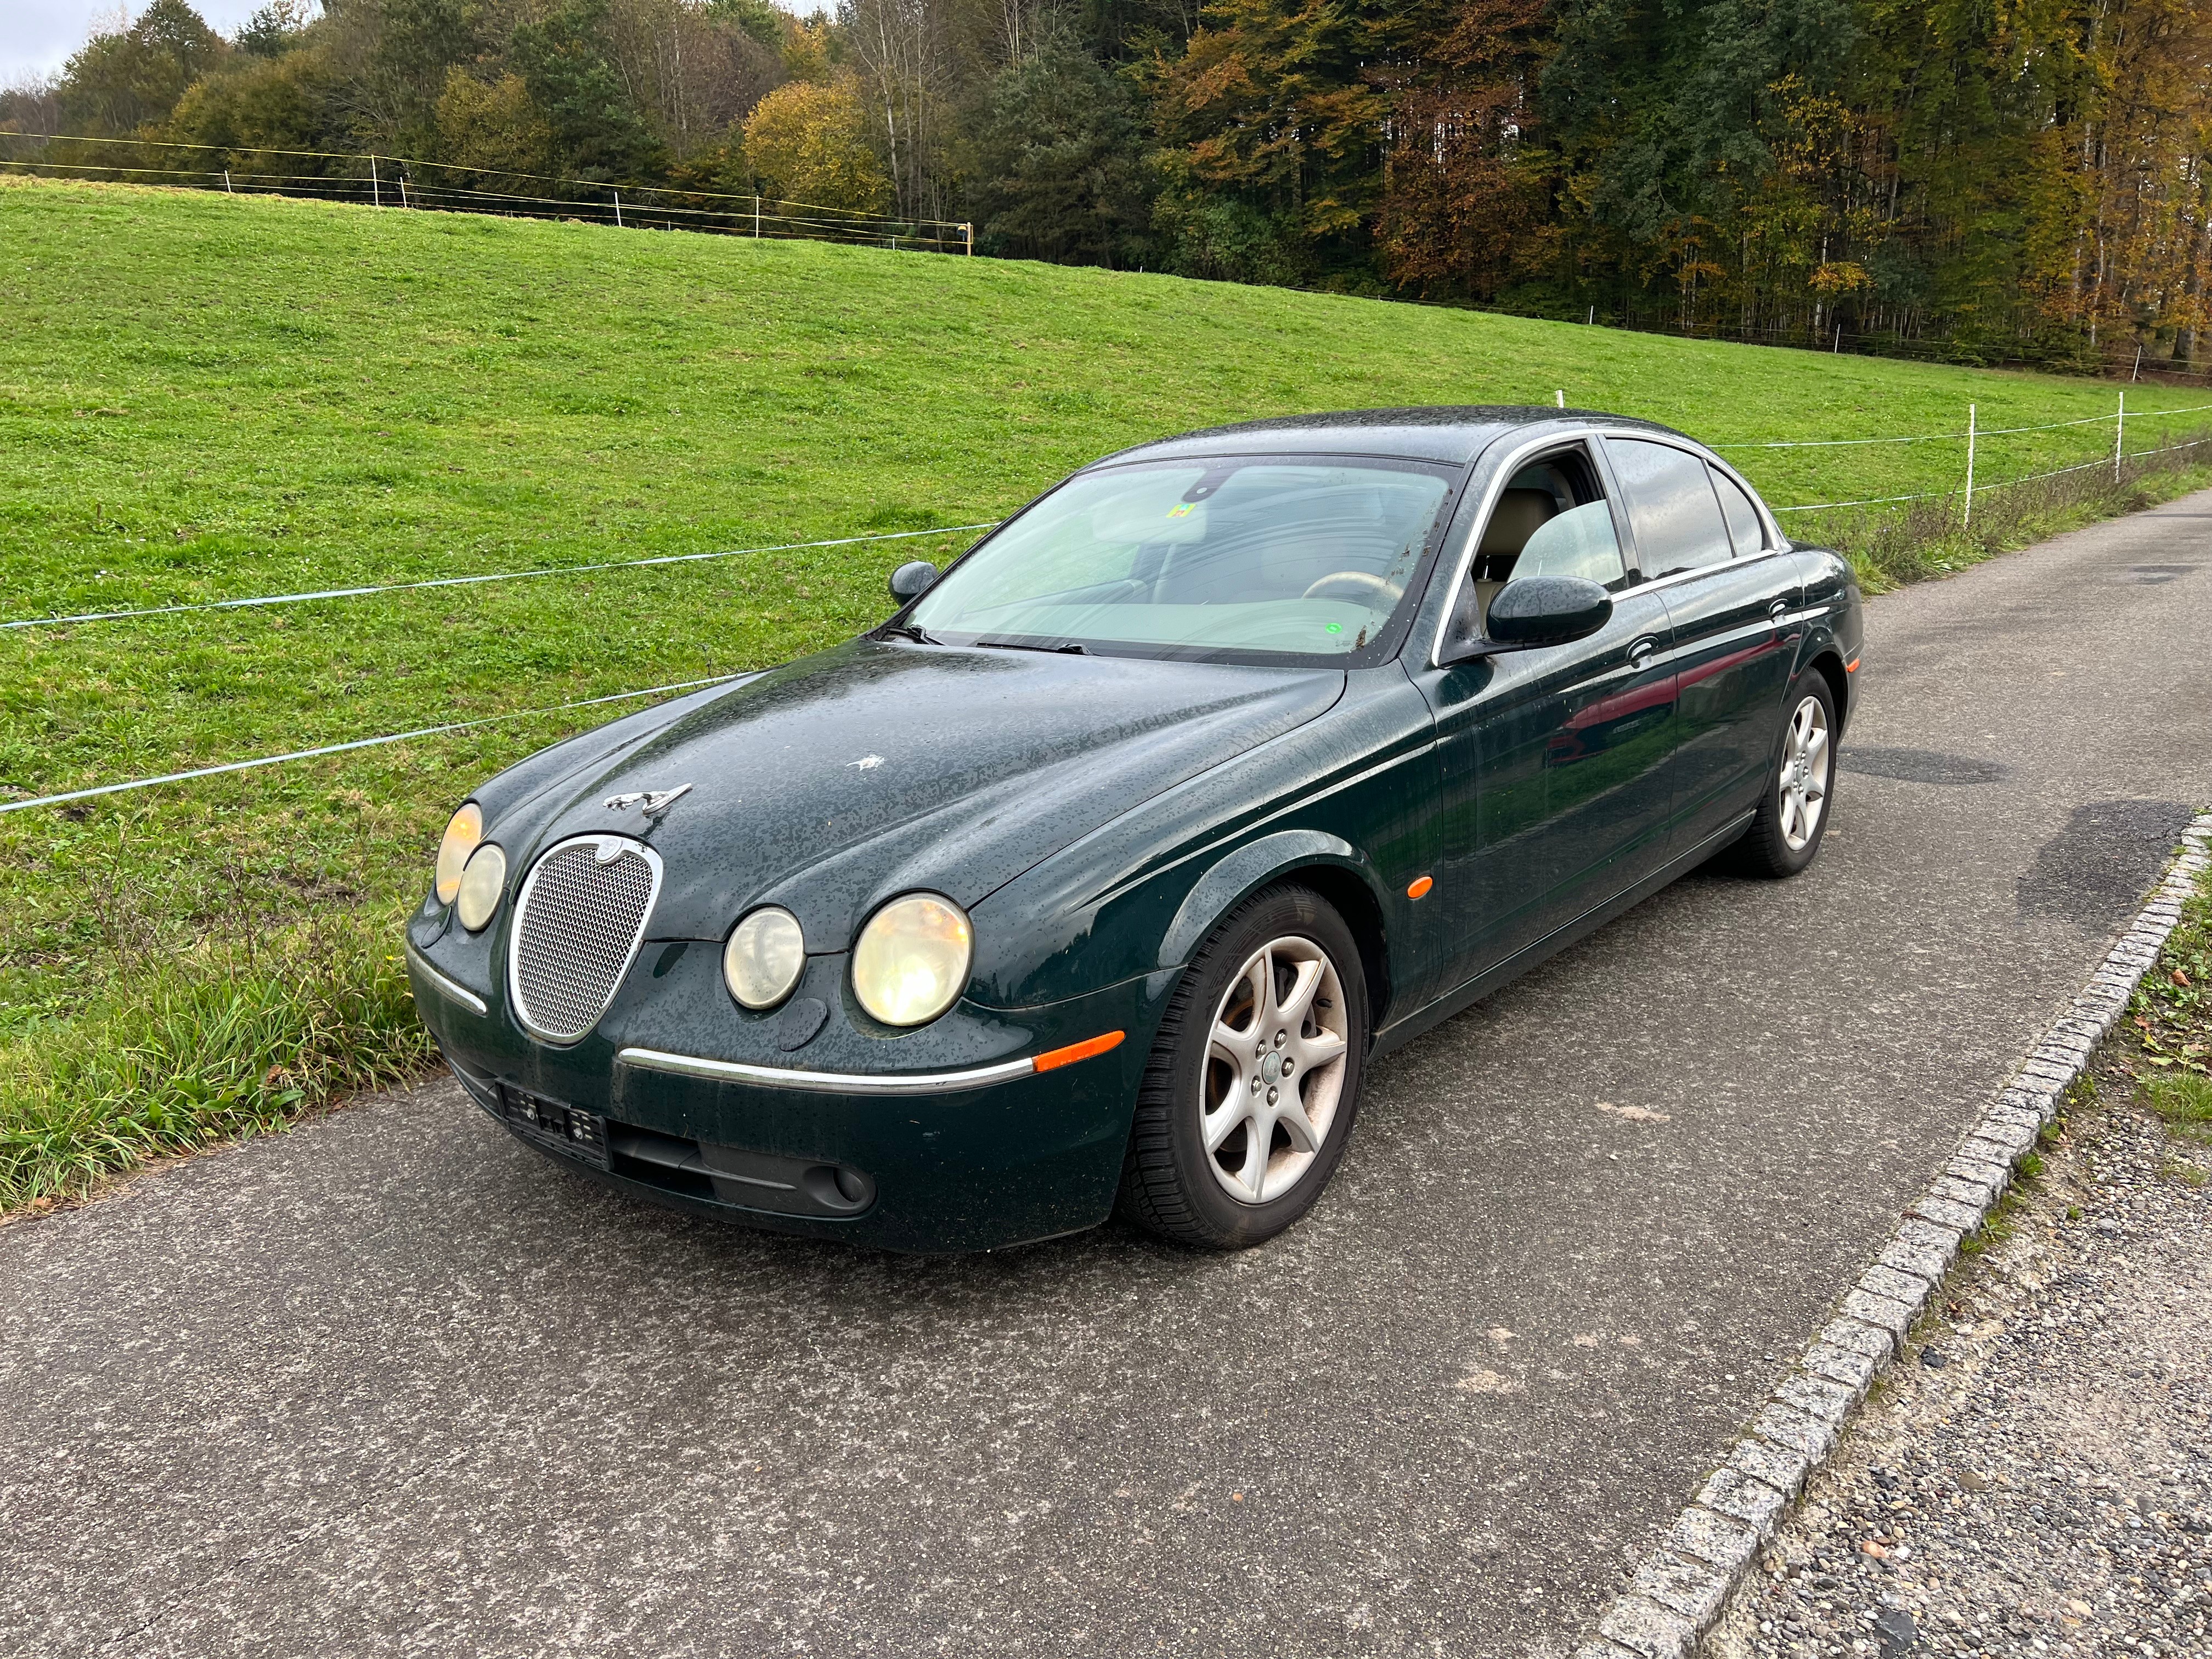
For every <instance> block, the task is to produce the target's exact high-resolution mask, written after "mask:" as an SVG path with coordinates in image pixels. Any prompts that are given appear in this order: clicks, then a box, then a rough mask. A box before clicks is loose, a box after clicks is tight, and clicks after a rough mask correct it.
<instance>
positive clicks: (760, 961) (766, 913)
mask: <svg viewBox="0 0 2212 1659" xmlns="http://www.w3.org/2000/svg"><path fill="white" fill-rule="evenodd" d="M805 968H806V938H805V935H804V934H803V933H800V932H799V918H798V917H797V916H794V915H792V914H791V912H790V911H788V910H781V909H778V908H776V907H775V905H773V904H770V905H767V906H764V907H763V908H761V909H758V910H756V911H754V912H753V913H752V914H751V915H749V916H747V917H746V918H745V919H744V921H741V922H739V923H738V925H737V926H736V927H732V929H731V930H730V942H729V943H728V944H727V945H724V946H723V947H722V983H723V984H725V985H726V986H728V987H730V994H731V995H732V996H733V997H735V998H736V999H737V1000H738V1004H739V1006H743V1007H746V1008H773V1007H775V1005H776V1004H777V1003H779V1002H781V1001H782V1000H784V999H785V998H786V997H787V996H789V995H790V994H791V987H793V986H794V985H796V984H798V983H799V975H800V974H801V973H803V972H804V971H805Z"/></svg>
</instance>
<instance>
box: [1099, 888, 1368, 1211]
mask: <svg viewBox="0 0 2212 1659" xmlns="http://www.w3.org/2000/svg"><path fill="white" fill-rule="evenodd" d="M1263 982H1265V983H1271V984H1272V986H1273V994H1271V995H1269V996H1268V998H1267V1001H1266V1002H1265V1003H1264V1004H1262V1003H1261V1001H1260V1000H1259V999H1260V995H1261V985H1262V984H1263ZM1267 1015H1273V1017H1274V1018H1263V1016H1267ZM1278 1021H1279V1022H1280V1023H1277V1022H1278ZM1270 1025H1272V1026H1273V1031H1272V1032H1271V1031H1270V1030H1268V1029H1267V1028H1268V1027H1269V1026H1270ZM1217 1027H1218V1028H1220V1029H1222V1030H1227V1031H1234V1032H1238V1033H1240V1034H1242V1033H1243V1032H1245V1031H1246V1030H1248V1028H1249V1036H1250V1040H1251V1049H1250V1051H1249V1054H1248V1053H1247V1051H1246V1050H1245V1048H1244V1046H1243V1041H1242V1040H1241V1036H1240V1040H1239V1041H1238V1042H1236V1043H1234V1044H1233V1045H1232V1044H1229V1043H1224V1042H1217V1041H1216V1039H1215V1036H1214V1034H1215V1031H1216V1030H1217ZM1367 1040H1368V1007H1367V977H1366V974H1365V972H1364V969H1362V966H1361V963H1360V956H1359V946H1358V941H1357V940H1355V939H1353V938H1352V930H1351V929H1350V928H1348V927H1346V926H1345V925H1344V921H1343V918H1342V917H1340V916H1339V915H1337V913H1336V912H1335V911H1334V909H1332V908H1330V907H1329V906H1328V904H1327V903H1325V902H1323V901H1322V899H1321V897H1320V896H1318V895H1316V894H1315V893H1313V892H1311V891H1310V890H1307V889H1305V888H1303V887H1293V886H1283V887H1273V888H1269V889H1267V890H1265V891H1263V892H1261V893H1259V894H1256V895H1255V896H1253V897H1252V898H1250V899H1248V900H1247V901H1246V902H1244V903H1243V904H1242V905H1240V906H1238V907H1237V909H1235V910H1234V911H1232V912H1231V914H1230V915H1228V916H1227V917H1226V918H1225V919H1224V920H1223V921H1222V922H1221V923H1220V925H1219V926H1218V927H1216V928H1215V929H1214V930H1213V932H1212V934H1211V935H1209V936H1208V937H1207V939H1206V942H1205V943H1204V944H1203V945H1200V947H1199V949H1198V951H1197V953H1196V954H1195V955H1194V956H1193V957H1192V958H1191V963H1190V966H1189V968H1188V969H1186V970H1185V972H1184V974H1183V976H1182V983H1181V984H1180V985H1178V986H1177V987H1176V994H1175V996H1174V997H1173V999H1172V1000H1170V1002H1169V1004H1168V1010H1167V1012H1166V1014H1165V1015H1164V1017H1163V1018H1162V1019H1161V1022H1160V1032H1159V1036H1158V1040H1157V1041H1156V1042H1155V1043H1154V1044H1153V1047H1152V1055H1151V1057H1150V1059H1149V1060H1146V1065H1145V1075H1144V1079H1143V1081H1142V1082H1141V1083H1140V1084H1139V1087H1138V1092H1137V1114H1136V1121H1135V1123H1134V1125H1133V1127H1132V1128H1131V1131H1130V1135H1129V1152H1128V1158H1127V1162H1126V1163H1125V1164H1124V1165H1123V1168H1122V1176H1121V1202H1120V1205H1119V1206H1118V1207H1119V1208H1120V1210H1121V1214H1122V1215H1123V1216H1124V1217H1125V1218H1127V1219H1129V1220H1131V1221H1133V1222H1135V1223H1136V1224H1137V1225H1139V1226H1140V1227H1143V1228H1145V1229H1146V1231H1151V1232H1153V1233H1157V1234H1158V1235H1159V1236H1160V1237H1163V1238H1167V1239H1171V1240H1173V1241H1175V1242H1176V1243H1180V1244H1186V1245H1191V1246H1194V1247H1196V1248H1199V1249H1212V1250H1242V1249H1249V1248H1250V1247H1252V1246H1253V1245H1255V1244H1259V1243H1265V1242H1266V1241H1267V1240H1268V1239H1270V1238H1273V1237H1274V1236H1275V1235H1276V1234H1277V1233H1279V1232H1281V1231H1283V1230H1284V1229H1285V1228H1286V1227H1288V1226H1290V1225H1292V1224H1293V1223H1295V1222H1297V1220H1299V1219H1300V1218H1302V1217H1304V1214H1305V1213H1306V1212H1307V1211H1309V1210H1310V1209H1311V1208H1312V1207H1313V1206H1314V1203H1315V1200H1317V1199H1319V1198H1320V1196H1321V1194H1322V1188H1325V1187H1327V1186H1328V1182H1329V1177H1330V1176H1332V1175H1334V1173H1335V1170H1336V1165H1337V1161H1338V1159H1339V1158H1341V1157H1342V1156H1343V1152H1344V1146H1345V1142H1346V1140H1347V1139H1350V1137H1351V1134H1352V1119H1353V1117H1354V1116H1355V1115H1356V1114H1357V1112H1358V1105H1359V1084H1360V1074H1361V1071H1362V1068H1363V1066H1364V1061H1365V1060H1366V1055H1367ZM1286 1061H1287V1062H1288V1064H1287V1066H1286V1065H1285V1062H1286ZM1286 1108H1289V1109H1290V1110H1287V1111H1286V1110H1285V1109H1286ZM1209 1132H1211V1133H1212V1135H1213V1137H1214V1139H1215V1145H1214V1146H1213V1147H1212V1149H1209V1148H1208V1147H1207V1146H1206V1139H1207V1136H1208V1133H1209ZM1263 1135H1264V1137H1265V1138H1264V1140H1263V1139H1262V1136H1263Z"/></svg>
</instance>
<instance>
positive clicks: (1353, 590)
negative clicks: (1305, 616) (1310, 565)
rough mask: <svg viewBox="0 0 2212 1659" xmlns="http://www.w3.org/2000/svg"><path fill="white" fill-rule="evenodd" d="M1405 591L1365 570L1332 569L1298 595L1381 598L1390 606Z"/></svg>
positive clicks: (1330, 597)
mask: <svg viewBox="0 0 2212 1659" xmlns="http://www.w3.org/2000/svg"><path fill="white" fill-rule="evenodd" d="M1405 591H1406V590H1405V589H1404V588H1402V587H1395V586H1392V585H1391V584H1390V583H1389V582H1387V581H1385V580H1383V578H1382V577H1380V576H1376V575H1370V574H1368V573H1367V572H1366V571H1364V570H1332V571H1330V572H1329V574H1328V575H1326V576H1323V577H1322V579H1321V580H1319V581H1317V582H1316V583H1315V584H1314V585H1313V586H1310V587H1309V588H1307V589H1306V591H1305V592H1303V593H1301V594H1299V595H1298V597H1299V598H1300V599H1355V600H1361V599H1364V600H1375V599H1379V600H1381V601H1382V602H1383V605H1384V607H1385V608H1388V607H1389V606H1390V605H1395V604H1397V603H1398V596H1399V595H1400V594H1401V593H1403V592H1405Z"/></svg>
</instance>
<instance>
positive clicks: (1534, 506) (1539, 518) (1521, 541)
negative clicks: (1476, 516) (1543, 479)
mask: <svg viewBox="0 0 2212 1659" xmlns="http://www.w3.org/2000/svg"><path fill="white" fill-rule="evenodd" d="M1556 511H1558V509H1557V508H1556V507H1553V504H1552V497H1551V493H1550V492H1549V491H1548V490H1542V489H1508V490H1504V491H1502V492H1501V493H1500V494H1499V495H1498V507H1497V510H1496V511H1495V512H1493V513H1491V515H1490V522H1489V523H1488V524H1486V525H1485V526H1483V527H1482V545H1481V546H1480V547H1479V548H1477V549H1476V550H1475V552H1476V553H1477V555H1478V556H1481V557H1485V558H1487V557H1488V556H1491V555H1492V554H1494V553H1495V554H1505V553H1518V552H1519V551H1520V550H1522V547H1523V546H1524V545H1525V544H1527V542H1528V538H1529V537H1531V536H1533V535H1534V534H1535V533H1536V532H1537V530H1538V529H1539V528H1541V526H1543V525H1544V524H1545V523H1546V522H1547V520H1550V518H1551V517H1552V515H1553V513H1555V512H1556Z"/></svg>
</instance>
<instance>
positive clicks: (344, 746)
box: [0, 674, 746, 812]
mask: <svg viewBox="0 0 2212 1659" xmlns="http://www.w3.org/2000/svg"><path fill="white" fill-rule="evenodd" d="M743 678H746V677H745V676H744V675H743V674H715V675H713V676H710V677H709V678H706V679H702V680H678V681H677V682H675V683H674V684H671V685H653V686H647V687H646V688H645V689H644V690H640V691H617V692H615V693H614V694H612V695H611V696H605V697H580V698H578V699H577V700H576V701H575V702H556V703H553V704H551V705H550V706H548V707H546V708H518V709H516V710H514V711H513V713H511V714H486V715H484V716H483V717H482V718H481V719H477V720H448V721H447V723H446V724H445V725H443V726H416V727H415V728H414V729H413V730H412V731H410V732H387V733H386V734H385V735H384V736H382V737H377V738H355V739H353V741H351V742H350V743H328V744H323V745H322V746H321V747H320V748H319V749H295V750H292V751H291V752H289V754H283V755H261V756H257V757H255V758H254V759H252V760H242V761H225V762H224V763H222V765H220V766H200V767H195V768H193V769H191V771H189V772H164V773H163V774H162V775H161V776H159V777H155V778H133V779H131V781H129V782H128V783H103V784H100V785H97V786H95V787H93V788H90V789H65V790H64V791H62V792H61V793H59V794H54V795H39V796H36V797H34V798H33V799H29V800H8V801H0V812H25V811H29V810H30V809H31V808H32V807H33V806H57V805H60V804H61V803H63V802H64V801H72V800H90V799H92V798H93V797H94V796H96V795H119V794H122V793H125V791H128V790H132V789H151V788H153V787H155V785H156V784H162V783H183V782H185V781H188V780H190V779H192V778H212V777H217V776H220V775H222V774H223V773H225V772H251V771H253V770H254V769H257V768H259V767H264V766H282V765H283V764H284V763H286V762H288V761H301V760H313V759H315V758H316V757H319V756H323V755H343V754H348V753H350V752H351V751H352V750H356V749H374V748H377V747H379V746H380V745H381V744H389V743H405V742H408V741H409V740H410V739H411V738H435V737H439V736H441V735H442V734H444V733H446V732H469V731H473V730H475V729H476V728H477V727H478V726H497V725H499V724H500V723H501V722H502V721H505V720H528V719H530V718H531V717H532V715H534V714H562V713H565V712H566V711H568V710H569V709H573V708H599V707H601V706H603V705H604V704H606V703H611V702H629V701H630V700H632V699H633V698H636V697H657V696H660V695H661V694H662V693H663V692H666V691H696V690H700V689H702V687H705V686H709V685H723V684H727V683H728V682H730V681H732V680H736V679H743Z"/></svg>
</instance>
